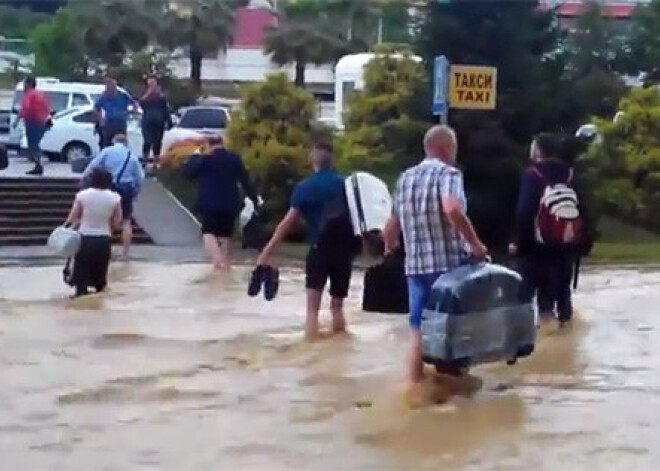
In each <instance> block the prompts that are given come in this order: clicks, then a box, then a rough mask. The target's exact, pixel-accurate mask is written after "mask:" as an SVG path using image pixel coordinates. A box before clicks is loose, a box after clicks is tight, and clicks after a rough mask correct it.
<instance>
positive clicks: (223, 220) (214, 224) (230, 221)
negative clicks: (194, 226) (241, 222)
mask: <svg viewBox="0 0 660 471" xmlns="http://www.w3.org/2000/svg"><path fill="white" fill-rule="evenodd" d="M235 224H236V214H234V213H209V214H203V215H202V234H211V235H214V236H215V237H222V238H223V239H229V238H231V236H232V235H233V234H234V225H235Z"/></svg>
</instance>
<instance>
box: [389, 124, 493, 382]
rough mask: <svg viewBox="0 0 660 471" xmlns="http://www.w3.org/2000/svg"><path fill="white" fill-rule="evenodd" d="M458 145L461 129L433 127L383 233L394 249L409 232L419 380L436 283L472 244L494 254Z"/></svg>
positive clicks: (478, 252)
mask: <svg viewBox="0 0 660 471" xmlns="http://www.w3.org/2000/svg"><path fill="white" fill-rule="evenodd" d="M456 150H457V142H456V134H455V133H454V131H453V130H452V129H451V128H450V127H448V126H445V125H438V126H434V127H432V128H431V129H429V130H428V131H427V133H426V135H425V136H424V152H425V154H426V157H425V158H424V160H423V161H422V162H421V163H419V164H418V165H416V166H414V167H411V168H409V169H408V170H406V171H405V172H404V173H403V174H402V175H401V176H400V177H399V181H398V182H397V185H396V192H395V195H394V211H393V214H392V217H391V218H390V220H389V221H388V223H387V225H386V227H385V230H384V234H383V235H384V238H385V246H386V250H387V251H390V250H392V249H393V248H394V247H396V245H397V244H398V241H399V235H400V234H401V233H403V241H404V252H405V255H406V261H405V271H406V276H407V278H408V292H409V303H410V329H411V344H410V353H409V360H408V371H409V378H410V381H411V382H412V383H413V384H414V383H418V382H420V381H421V380H422V378H423V369H424V367H423V363H422V335H421V330H420V329H421V323H422V310H423V308H424V305H425V304H426V301H427V299H428V295H429V294H430V291H431V288H432V286H433V283H434V282H435V281H436V280H437V279H438V278H439V277H440V275H442V274H443V273H446V272H448V271H450V270H452V269H454V268H456V267H458V266H459V265H460V264H461V263H463V262H464V261H465V259H466V258H467V256H468V254H467V252H466V250H465V249H466V248H467V249H468V250H469V251H470V252H471V255H472V256H473V257H474V258H476V259H479V260H482V259H485V258H486V257H487V256H488V249H487V248H486V246H485V245H484V244H483V243H482V242H481V240H480V239H479V237H478V236H477V234H476V232H475V230H474V227H473V226H472V223H471V222H470V220H469V219H468V217H467V215H466V201H465V192H464V188H463V176H462V174H461V172H460V170H458V169H457V168H455V167H454V165H455V163H456Z"/></svg>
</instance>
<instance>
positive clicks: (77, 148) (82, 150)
mask: <svg viewBox="0 0 660 471" xmlns="http://www.w3.org/2000/svg"><path fill="white" fill-rule="evenodd" d="M91 155H92V149H91V148H90V147H89V146H88V145H87V144H85V143H84V142H69V143H68V144H67V145H65V146H64V149H62V160H63V161H64V162H66V163H71V162H73V161H74V160H78V159H86V158H88V157H90V156H91Z"/></svg>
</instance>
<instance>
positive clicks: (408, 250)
mask: <svg viewBox="0 0 660 471" xmlns="http://www.w3.org/2000/svg"><path fill="white" fill-rule="evenodd" d="M443 196H444V197H447V196H453V197H455V198H458V199H459V200H461V201H465V192H464V189H463V176H462V174H461V172H460V171H459V170H458V169H456V168H454V167H451V166H449V165H446V164H444V163H443V162H441V161H440V160H438V159H432V158H427V159H425V160H424V161H422V162H421V163H420V164H418V165H416V166H414V167H411V168H409V169H408V170H406V171H405V172H404V173H403V174H402V175H401V177H399V181H398V182H397V185H396V192H395V195H394V212H395V214H396V215H397V217H398V218H399V222H400V225H401V231H402V233H403V241H404V250H405V254H406V263H405V270H406V274H407V275H423V274H432V273H441V272H446V271H449V270H451V269H453V268H456V267H457V266H459V265H460V264H461V262H462V261H463V260H464V258H465V247H464V243H463V239H462V237H461V235H460V234H459V233H458V231H457V230H456V229H455V228H454V227H453V226H452V224H451V223H450V221H449V220H448V219H447V217H446V216H445V214H444V212H443V210H442V197H443Z"/></svg>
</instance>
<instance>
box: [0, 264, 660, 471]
mask: <svg viewBox="0 0 660 471" xmlns="http://www.w3.org/2000/svg"><path fill="white" fill-rule="evenodd" d="M207 273H208V272H207V268H206V267H204V266H202V265H158V264H135V265H115V266H113V267H112V271H111V291H110V292H109V293H107V294H104V295H99V296H96V295H95V296H92V297H90V298H88V299H84V300H77V301H69V300H67V299H66V296H67V295H68V294H69V291H68V290H67V289H65V287H64V285H63V284H62V283H61V275H60V269H59V268H57V267H48V268H6V269H0V378H2V387H1V388H0V457H2V458H1V461H0V462H1V463H2V465H1V466H0V468H1V469H3V470H30V471H32V470H94V471H96V470H108V471H115V470H117V471H128V470H131V471H132V470H148V469H154V470H225V469H226V470H239V469H240V470H269V471H271V470H272V471H277V470H333V469H342V470H343V469H345V470H378V471H387V470H423V469H429V470H438V469H443V470H453V469H455V470H507V471H509V470H530V469H535V470H559V469H565V470H594V469H605V470H608V471H618V470H625V471H630V470H631V469H635V470H637V471H642V470H649V471H650V470H654V469H657V463H658V462H660V448H658V446H657V444H658V442H659V441H660V379H659V378H660V376H659V375H658V371H659V370H660V341H659V338H658V336H659V333H660V316H659V315H658V306H659V305H660V291H659V290H658V288H657V286H658V282H659V281H660V274H658V273H653V272H638V271H627V270H610V271H602V272H599V273H592V274H586V275H584V276H583V277H582V279H581V286H580V289H579V291H578V293H577V295H576V305H577V306H578V309H579V311H580V312H579V314H578V319H577V320H576V322H575V325H574V326H573V327H572V328H571V329H570V330H566V331H558V330H556V329H554V328H549V329H546V330H544V331H543V332H542V336H541V339H540V341H539V344H538V348H537V352H536V353H535V354H534V356H533V357H531V358H529V359H527V360H521V362H519V364H518V365H516V366H513V367H507V366H506V365H493V366H489V367H483V368H479V369H477V370H476V374H477V375H479V376H480V377H481V378H482V379H483V380H484V387H483V389H482V391H480V392H479V393H478V394H477V395H476V396H475V397H473V398H471V399H468V398H455V399H453V400H452V401H451V402H449V403H448V404H444V405H427V406H425V407H422V408H419V409H414V410H413V409H411V408H410V407H408V406H407V405H406V403H405V401H404V400H403V395H402V388H403V378H404V377H405V375H404V370H403V367H404V354H405V346H406V340H407V336H406V325H407V321H406V318H405V316H403V317H402V316H385V315H377V314H367V313H362V312H360V310H359V299H360V293H361V287H360V283H361V280H360V278H361V276H355V277H354V278H355V280H354V285H353V288H352V301H351V304H350V307H349V314H348V319H349V323H350V330H351V334H350V335H349V336H344V337H335V338H332V339H329V340H326V341H323V342H318V343H314V344H307V343H304V342H302V341H301V335H300V331H301V324H302V320H303V314H304V293H303V289H302V286H303V285H302V282H303V276H302V273H301V272H300V271H297V270H295V269H291V270H289V271H287V272H286V274H284V275H283V277H282V283H281V294H280V296H279V297H278V298H277V299H276V300H275V301H274V302H272V303H267V302H266V301H264V300H262V299H250V298H248V297H247V296H246V295H244V293H245V287H246V278H247V271H246V270H244V269H236V270H235V271H233V272H232V273H230V274H228V275H225V276H224V277H208V276H206V275H207Z"/></svg>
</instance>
